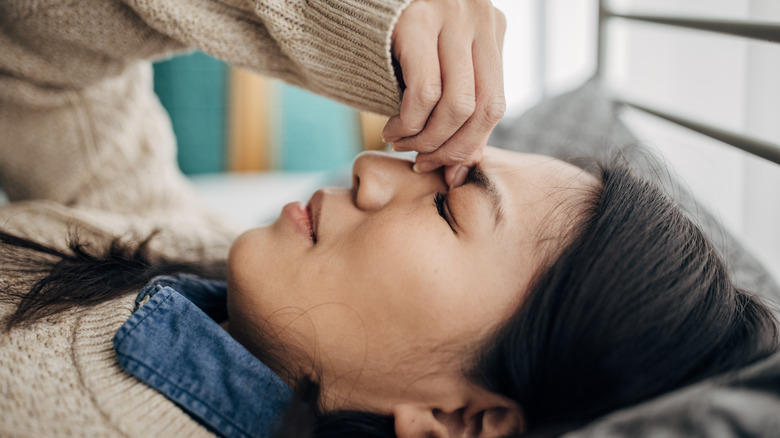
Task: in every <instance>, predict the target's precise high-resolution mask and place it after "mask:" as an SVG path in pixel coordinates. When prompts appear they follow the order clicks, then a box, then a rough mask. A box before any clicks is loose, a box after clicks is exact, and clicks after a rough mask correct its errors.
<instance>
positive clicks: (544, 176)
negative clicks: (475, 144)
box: [480, 146, 599, 186]
mask: <svg viewBox="0 0 780 438" xmlns="http://www.w3.org/2000/svg"><path fill="white" fill-rule="evenodd" d="M480 167H481V168H482V169H483V170H484V171H485V172H486V173H488V174H495V175H496V178H497V179H504V178H506V177H509V176H510V175H511V174H512V172H511V171H516V172H518V175H517V176H518V177H523V176H524V177H525V179H539V180H538V181H536V182H537V183H539V184H541V183H542V182H543V181H544V180H549V181H550V182H555V183H563V182H566V181H568V184H566V185H567V186H568V185H571V186H578V185H580V186H588V185H598V184H599V182H598V180H597V179H596V177H594V176H593V175H591V174H589V173H588V172H586V171H584V170H583V169H581V168H579V167H577V166H575V165H573V164H570V163H567V162H565V161H563V160H559V159H557V158H554V157H550V156H547V155H539V154H526V153H520V152H514V151H508V150H504V149H498V148H494V147H490V146H488V147H486V148H485V153H484V158H483V160H482V162H481V163H480Z"/></svg>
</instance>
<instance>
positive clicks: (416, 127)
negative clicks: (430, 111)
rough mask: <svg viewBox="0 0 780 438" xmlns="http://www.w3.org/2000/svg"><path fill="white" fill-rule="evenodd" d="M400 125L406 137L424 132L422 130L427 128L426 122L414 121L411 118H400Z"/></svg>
mask: <svg viewBox="0 0 780 438" xmlns="http://www.w3.org/2000/svg"><path fill="white" fill-rule="evenodd" d="M399 123H400V126H401V130H402V131H403V132H404V134H405V135H414V134H417V133H418V132H420V131H422V129H423V128H424V127H425V120H424V119H423V120H414V119H412V118H410V117H404V116H401V117H399Z"/></svg>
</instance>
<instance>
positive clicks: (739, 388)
mask: <svg viewBox="0 0 780 438" xmlns="http://www.w3.org/2000/svg"><path fill="white" fill-rule="evenodd" d="M489 144H492V145H495V146H499V147H503V148H506V149H511V150H516V151H520V152H533V153H541V154H546V155H552V156H555V157H558V158H562V159H565V160H569V161H573V162H575V163H577V164H580V165H582V164H587V161H588V160H594V159H599V158H601V157H604V156H606V154H608V153H609V151H610V150H613V149H614V148H617V147H621V148H624V149H623V154H624V156H625V157H626V158H627V159H628V160H629V161H630V162H631V163H632V165H633V166H634V167H635V168H636V169H637V170H638V171H639V172H640V173H641V174H643V175H644V176H646V177H647V178H649V179H652V180H654V181H657V182H658V183H660V184H661V185H662V186H663V187H664V188H665V189H666V191H667V193H668V194H669V195H670V196H672V197H673V198H675V199H676V200H677V202H678V203H679V204H680V206H681V207H682V209H683V210H685V211H686V212H687V213H688V215H689V216H690V217H691V218H693V219H694V221H696V222H697V223H698V224H699V225H700V226H701V228H702V229H703V230H704V232H705V233H706V234H707V235H708V236H709V238H710V239H711V240H712V242H713V243H714V244H715V245H716V247H717V248H718V250H719V251H720V254H722V255H723V256H724V258H725V260H726V263H727V265H728V267H729V271H730V273H731V275H732V278H733V279H734V281H735V282H736V284H737V285H738V286H740V287H742V288H744V289H746V290H748V291H751V292H754V293H755V294H757V295H760V296H761V297H762V298H764V299H765V300H767V301H768V302H770V303H771V302H773V303H780V287H778V285H777V283H776V282H775V281H774V279H773V278H772V277H771V275H770V274H769V273H768V272H767V271H766V270H765V269H764V267H763V266H761V264H760V263H759V262H758V261H757V260H756V259H755V258H754V257H753V256H752V255H751V254H750V253H749V252H747V251H746V250H745V248H744V247H743V246H742V245H741V244H740V243H739V242H738V241H737V240H736V239H735V238H734V237H733V236H732V235H731V234H729V233H728V232H727V231H726V230H724V229H723V228H722V227H721V225H720V224H719V223H718V221H717V220H716V219H715V218H714V216H713V215H712V214H710V212H709V211H707V210H706V209H705V208H703V207H701V206H700V205H697V204H696V202H695V200H694V198H693V196H692V195H691V193H690V192H689V191H688V189H687V188H686V187H685V186H684V185H681V184H679V182H678V181H677V180H676V178H675V177H674V176H673V175H672V173H670V172H667V171H666V170H664V169H663V167H659V166H658V165H656V164H655V163H654V162H653V160H652V159H648V154H647V151H646V150H645V149H644V148H643V147H642V145H641V144H640V143H639V141H638V140H637V138H636V137H635V136H634V135H633V134H632V133H631V132H630V131H629V129H628V128H627V127H626V126H625V125H624V124H623V123H622V122H621V121H620V119H619V118H618V117H617V114H616V108H615V106H614V105H613V104H612V103H611V102H610V101H609V99H607V98H606V97H605V95H604V93H603V92H602V90H601V89H600V87H599V85H598V83H596V82H588V83H586V84H585V85H583V86H582V87H580V88H579V89H577V90H574V91H572V92H569V93H566V94H563V95H561V96H558V97H554V98H551V99H547V100H545V101H543V102H542V103H540V104H539V105H537V106H536V107H534V108H532V109H531V110H529V111H527V112H526V113H525V114H523V115H522V116H520V117H517V118H514V119H506V120H504V121H503V122H501V124H499V126H498V127H497V128H496V130H495V132H494V134H493V136H492V137H491V139H490V142H489ZM626 146H629V147H628V148H625V147H626ZM705 436H706V437H744V436H755V437H780V353H778V354H775V355H774V356H772V357H769V358H767V359H765V360H763V361H761V362H759V363H756V364H753V365H751V366H750V367H747V368H745V369H743V370H740V371H739V372H737V373H731V374H729V375H723V376H718V377H715V378H712V379H709V380H706V381H703V382H700V383H698V384H696V385H692V386H690V387H686V388H682V389H680V390H677V391H675V392H672V393H669V394H666V395H664V396H662V397H659V398H657V399H654V400H650V401H648V402H645V403H643V404H641V405H638V406H635V407H631V408H627V409H624V410H621V411H618V412H615V413H612V414H610V415H608V416H606V417H604V418H602V419H600V420H597V421H596V422H594V423H592V424H591V425H589V426H587V427H585V428H583V429H581V430H578V431H575V432H571V433H569V434H567V435H566V437H568V438H575V437H577V438H580V437H705Z"/></svg>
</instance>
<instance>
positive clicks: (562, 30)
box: [155, 0, 780, 278]
mask: <svg viewBox="0 0 780 438" xmlns="http://www.w3.org/2000/svg"><path fill="white" fill-rule="evenodd" d="M494 4H495V5H496V6H497V7H498V8H499V9H501V10H502V11H503V12H504V13H505V15H506V17H507V21H508V30H507V34H506V39H505V44H504V67H505V71H504V74H505V81H506V95H507V101H508V109H507V117H512V116H514V115H518V114H520V113H522V112H523V110H525V109H527V108H529V107H530V106H532V105H534V104H535V103H537V102H539V101H540V100H541V99H543V98H544V97H545V96H551V95H555V94H558V93H560V92H563V91H566V90H568V89H571V88H574V87H576V86H578V85H580V84H581V83H583V82H584V81H586V80H587V79H588V78H589V77H591V76H592V75H593V73H594V71H595V69H596V64H597V61H596V53H597V22H598V1H597V0H523V1H519V0H494ZM609 5H610V7H612V8H615V9H617V10H619V11H625V12H632V13H633V12H636V13H651V14H658V15H674V16H684V17H697V18H719V19H729V20H751V21H772V22H780V1H778V0H685V1H679V0H614V1H611V2H609ZM606 42H607V48H608V50H607V52H606V53H607V58H606V70H605V74H606V78H607V79H608V80H607V84H608V85H609V87H610V89H612V90H613V91H614V92H615V93H616V94H619V95H621V96H627V97H630V98H631V99H632V100H634V101H637V102H641V103H646V104H648V105H651V106H653V107H655V108H660V109H664V110H668V111H671V112H673V113H675V114H680V115H683V116H686V117H689V118H692V119H695V120H700V121H704V122H707V123H710V124H714V125H716V126H721V127H724V128H726V129H729V130H732V131H736V132H740V133H746V134H749V135H752V136H754V137H757V138H760V139H764V140H768V141H772V142H774V143H775V144H780V81H778V78H780V47H778V45H776V44H775V45H773V44H770V43H764V42H760V41H755V40H747V39H742V38H738V37H728V36H723V35H718V34H711V33H707V32H693V31H687V30H680V29H675V28H668V27H664V26H659V25H652V24H642V23H637V22H628V21H622V20H612V21H611V22H610V25H609V27H608V29H607V34H606ZM155 87H156V91H157V93H158V95H159V96H160V99H161V101H162V102H163V104H164V105H165V106H166V108H167V109H168V110H169V112H170V114H171V119H172V121H173V125H174V129H175V131H176V134H177V137H178V140H179V162H180V165H181V168H182V170H183V171H184V172H185V173H187V174H188V175H190V176H191V178H192V179H193V181H194V182H195V184H196V186H197V187H198V189H199V190H200V191H201V192H202V193H203V194H204V195H205V196H206V198H207V200H208V202H210V203H212V205H214V206H215V207H217V208H219V209H220V210H222V211H225V212H229V215H230V216H231V219H232V220H234V221H236V222H239V223H240V224H241V225H246V226H249V225H253V224H257V223H262V222H267V221H270V220H273V219H274V218H275V216H276V215H278V212H279V209H280V208H281V206H282V205H284V204H285V203H287V202H290V201H291V200H296V199H299V200H305V199H307V198H308V196H309V195H310V193H311V191H313V190H314V189H316V188H317V187H319V186H321V185H322V184H325V183H331V182H333V181H334V180H335V181H336V182H339V181H343V180H345V178H348V176H347V177H345V175H348V174H349V166H350V163H351V161H352V159H353V157H354V155H355V154H356V153H357V152H358V151H360V150H363V149H380V148H383V147H384V145H383V144H382V141H381V136H380V133H381V129H382V126H383V125H384V121H385V119H384V118H382V117H378V116H374V115H371V114H361V113H359V112H356V111H355V110H352V109H350V108H348V107H346V106H344V105H341V104H338V103H335V102H331V101H328V100H326V99H324V98H321V97H319V96H315V95H313V94H311V93H308V92H306V91H303V90H300V89H297V88H295V87H291V86H288V85H284V84H282V83H280V82H278V81H275V80H269V79H264V78H261V77H258V76H255V75H253V74H251V73H248V72H245V71H241V70H237V69H233V68H231V67H229V66H227V65H225V64H224V63H222V62H220V61H217V60H215V59H212V58H210V57H208V56H206V55H203V54H201V53H194V54H190V55H187V56H181V57H178V58H175V59H172V60H168V61H164V62H161V63H158V64H157V65H156V66H155ZM623 119H624V121H625V122H626V123H627V124H628V125H629V127H630V128H631V129H632V130H633V131H634V133H635V134H637V135H638V136H639V138H640V139H641V140H642V141H643V142H644V143H645V144H646V145H648V146H650V147H652V148H654V149H655V150H657V151H659V153H660V154H661V155H662V157H663V158H664V159H665V160H666V161H667V162H668V163H669V164H670V165H671V167H672V168H673V169H674V171H675V172H676V173H678V174H679V176H680V177H681V178H682V179H683V180H684V181H685V183H686V184H688V185H689V186H690V187H691V189H692V190H693V191H694V193H695V194H696V195H697V197H698V199H699V201H700V202H701V203H702V204H703V205H706V206H707V207H708V208H710V209H711V210H712V211H713V212H714V213H715V214H716V215H717V216H718V217H720V219H721V220H722V221H723V222H724V224H725V225H726V226H727V228H729V229H730V230H731V231H732V232H733V233H735V234H736V235H738V236H740V238H741V240H742V241H743V242H744V243H745V244H746V245H747V247H748V248H750V249H751V250H752V251H754V252H755V253H756V254H757V255H758V256H759V258H760V259H761V260H762V261H763V262H764V263H765V264H766V266H767V267H768V268H769V269H770V270H771V271H773V272H774V274H775V277H776V278H780V226H779V225H780V166H777V165H774V164H771V163H769V162H768V161H765V160H763V159H760V158H756V157H753V156H750V155H748V154H746V153H743V152H741V151H739V150H736V149H734V148H730V147H726V146H724V145H721V144H719V143H718V142H716V141H714V140H710V139H708V138H705V137H703V136H701V135H698V134H695V133H692V132H690V131H687V130H685V129H683V128H680V127H677V126H674V125H672V124H670V123H667V122H664V121H661V120H660V119H656V118H654V117H652V116H649V115H646V114H644V113H640V112H639V111H631V110H626V111H625V112H624V114H623ZM334 175H335V176H334Z"/></svg>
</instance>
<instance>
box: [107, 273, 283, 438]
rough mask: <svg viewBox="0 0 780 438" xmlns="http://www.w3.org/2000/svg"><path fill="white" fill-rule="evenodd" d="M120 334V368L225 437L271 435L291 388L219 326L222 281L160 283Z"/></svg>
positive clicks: (223, 314) (148, 289)
mask: <svg viewBox="0 0 780 438" xmlns="http://www.w3.org/2000/svg"><path fill="white" fill-rule="evenodd" d="M136 306H137V308H136V311H135V313H133V315H132V316H131V317H130V319H128V320H127V322H125V324H124V325H122V327H121V328H120V329H119V331H118V332H117V334H116V336H115V337H114V350H115V351H116V354H117V357H118V359H119V364H120V366H121V367H122V368H124V369H125V370H126V371H127V372H129V373H130V374H132V375H134V376H135V377H137V378H138V379H140V380H141V381H143V382H145V383H146V384H148V385H149V386H151V387H153V388H155V389H156V390H158V391H159V392H161V393H162V394H164V395H165V396H166V397H168V398H169V399H170V400H171V401H173V402H174V403H176V404H177V405H179V406H180V407H181V408H182V409H183V410H184V411H186V412H187V413H188V414H189V415H190V416H192V417H193V418H194V419H195V420H197V421H199V422H200V423H201V424H203V425H204V426H206V427H207V428H209V429H210V430H212V431H213V432H215V433H217V434H219V435H222V436H226V437H268V436H270V434H271V433H272V432H273V428H274V425H275V424H276V422H277V421H278V419H279V417H280V415H281V413H282V412H283V411H284V409H285V405H286V404H287V402H288V400H289V399H290V398H291V397H292V390H291V389H290V387H289V386H287V384H286V383H284V381H282V380H281V379H280V378H279V376H277V375H276V374H274V373H273V372H272V371H271V370H270V369H269V368H268V367H267V366H265V365H264V364H263V363H262V362H260V361H259V360H258V359H257V358H255V357H254V356H253V355H252V354H251V353H249V352H248V351H247V350H246V349H245V348H244V347H243V346H241V344H239V343H238V342H237V341H236V340H235V339H233V338H232V337H230V335H228V333H227V332H225V330H223V329H222V328H221V327H220V326H219V324H217V323H216V322H215V321H221V320H224V319H226V318H227V309H226V287H225V283H224V282H221V281H213V280H205V279H202V278H199V277H195V276H191V275H179V276H176V277H169V276H162V277H157V278H155V279H153V280H152V281H151V282H150V283H149V284H148V285H147V286H145V287H144V288H143V289H142V290H141V292H140V293H139V294H138V297H137V298H136Z"/></svg>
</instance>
